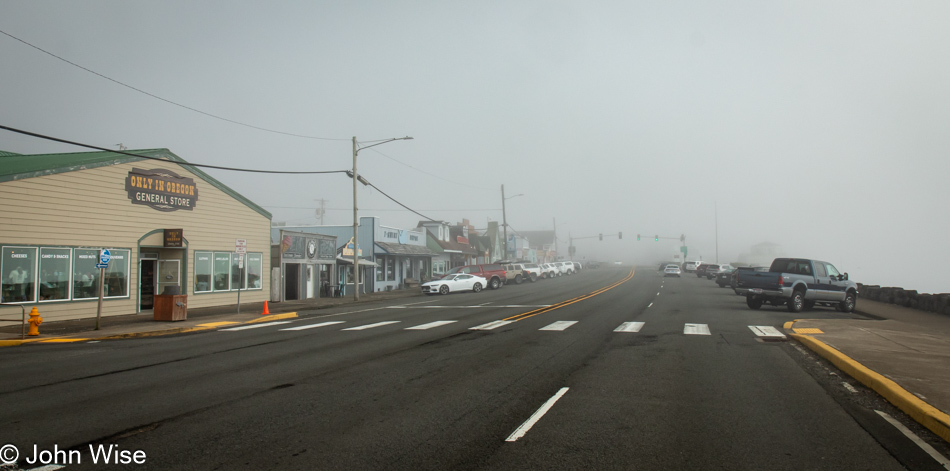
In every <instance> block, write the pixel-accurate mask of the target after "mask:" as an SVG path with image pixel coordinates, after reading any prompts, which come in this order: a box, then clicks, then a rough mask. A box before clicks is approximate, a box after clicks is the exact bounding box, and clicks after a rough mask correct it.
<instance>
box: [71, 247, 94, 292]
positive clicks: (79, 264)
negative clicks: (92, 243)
mask: <svg viewBox="0 0 950 471" xmlns="http://www.w3.org/2000/svg"><path fill="white" fill-rule="evenodd" d="M73 254H74V257H76V258H75V259H74V260H73V299H89V298H97V297H99V269H98V268H96V264H97V263H99V250H98V249H76V250H75V251H73Z"/></svg>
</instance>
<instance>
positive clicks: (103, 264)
mask: <svg viewBox="0 0 950 471" xmlns="http://www.w3.org/2000/svg"><path fill="white" fill-rule="evenodd" d="M96 268H109V264H108V263H97V264H96Z"/></svg>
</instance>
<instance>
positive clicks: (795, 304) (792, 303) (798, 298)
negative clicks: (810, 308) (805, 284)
mask: <svg viewBox="0 0 950 471" xmlns="http://www.w3.org/2000/svg"><path fill="white" fill-rule="evenodd" d="M787 304H788V312H802V309H804V308H805V293H804V292H803V291H801V290H796V291H795V292H793V293H792V297H791V298H789V299H788V303H787Z"/></svg>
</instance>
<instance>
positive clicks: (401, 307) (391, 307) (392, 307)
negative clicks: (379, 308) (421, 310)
mask: <svg viewBox="0 0 950 471" xmlns="http://www.w3.org/2000/svg"><path fill="white" fill-rule="evenodd" d="M405 308H406V306H386V309H405Z"/></svg>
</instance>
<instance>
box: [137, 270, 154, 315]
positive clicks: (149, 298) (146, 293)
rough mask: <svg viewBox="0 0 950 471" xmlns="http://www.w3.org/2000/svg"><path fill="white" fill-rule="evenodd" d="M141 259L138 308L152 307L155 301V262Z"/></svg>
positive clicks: (142, 309)
mask: <svg viewBox="0 0 950 471" xmlns="http://www.w3.org/2000/svg"><path fill="white" fill-rule="evenodd" d="M156 261H157V260H142V261H141V262H140V263H141V267H139V298H140V299H139V310H140V311H145V310H148V309H152V306H153V305H154V302H155V298H154V296H155V262H156Z"/></svg>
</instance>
